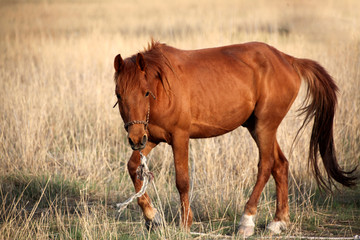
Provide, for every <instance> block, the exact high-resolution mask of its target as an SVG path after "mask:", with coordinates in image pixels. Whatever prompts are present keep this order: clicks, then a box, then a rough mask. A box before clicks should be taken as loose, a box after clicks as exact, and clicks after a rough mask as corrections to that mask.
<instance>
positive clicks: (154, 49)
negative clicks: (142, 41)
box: [131, 39, 176, 93]
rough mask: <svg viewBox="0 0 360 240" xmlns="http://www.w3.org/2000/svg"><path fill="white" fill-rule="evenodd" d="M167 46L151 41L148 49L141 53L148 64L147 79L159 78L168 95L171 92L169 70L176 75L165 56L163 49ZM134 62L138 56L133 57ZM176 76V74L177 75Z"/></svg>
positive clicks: (146, 69)
mask: <svg viewBox="0 0 360 240" xmlns="http://www.w3.org/2000/svg"><path fill="white" fill-rule="evenodd" d="M164 46H166V44H163V43H160V42H158V41H155V40H153V39H152V40H151V42H149V43H148V46H147V48H145V49H144V51H143V52H141V53H142V54H143V56H144V59H145V63H146V68H145V72H146V77H147V78H148V79H154V78H158V79H160V81H161V83H162V85H163V87H164V89H165V92H166V93H168V91H170V89H171V88H170V82H169V79H168V75H169V73H170V72H169V70H170V71H171V72H172V73H173V74H175V71H174V69H173V67H172V65H171V63H170V61H169V59H168V58H167V57H166V56H165V55H164V53H163V51H162V48H163V47H164ZM131 59H132V61H136V55H133V56H132V57H131ZM175 75H176V74H175Z"/></svg>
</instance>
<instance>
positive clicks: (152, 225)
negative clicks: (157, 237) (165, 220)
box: [145, 211, 162, 231]
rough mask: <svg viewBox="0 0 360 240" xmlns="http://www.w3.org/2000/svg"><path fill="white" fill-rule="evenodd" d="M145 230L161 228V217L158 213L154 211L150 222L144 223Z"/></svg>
mask: <svg viewBox="0 0 360 240" xmlns="http://www.w3.org/2000/svg"><path fill="white" fill-rule="evenodd" d="M145 226H146V229H147V230H148V231H149V230H155V229H156V228H159V227H161V226H162V219H161V215H160V213H159V212H158V211H156V214H155V217H154V218H153V219H152V220H146V221H145Z"/></svg>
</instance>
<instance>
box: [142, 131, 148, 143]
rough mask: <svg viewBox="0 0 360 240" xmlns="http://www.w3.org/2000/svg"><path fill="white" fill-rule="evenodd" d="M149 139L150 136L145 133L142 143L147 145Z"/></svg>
mask: <svg viewBox="0 0 360 240" xmlns="http://www.w3.org/2000/svg"><path fill="white" fill-rule="evenodd" d="M147 139H148V137H147V135H146V134H145V135H144V136H143V137H142V140H141V144H142V145H145V144H146V142H147Z"/></svg>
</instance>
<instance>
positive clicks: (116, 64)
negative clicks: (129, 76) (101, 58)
mask: <svg viewBox="0 0 360 240" xmlns="http://www.w3.org/2000/svg"><path fill="white" fill-rule="evenodd" d="M123 64H124V60H123V59H122V58H121V56H120V54H118V55H116V57H115V59H114V68H115V71H116V72H120V69H121V66H122V65H123Z"/></svg>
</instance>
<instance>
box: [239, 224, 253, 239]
mask: <svg viewBox="0 0 360 240" xmlns="http://www.w3.org/2000/svg"><path fill="white" fill-rule="evenodd" d="M238 235H240V236H242V237H244V238H247V237H250V236H252V235H254V227H252V226H240V227H239V230H238Z"/></svg>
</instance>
